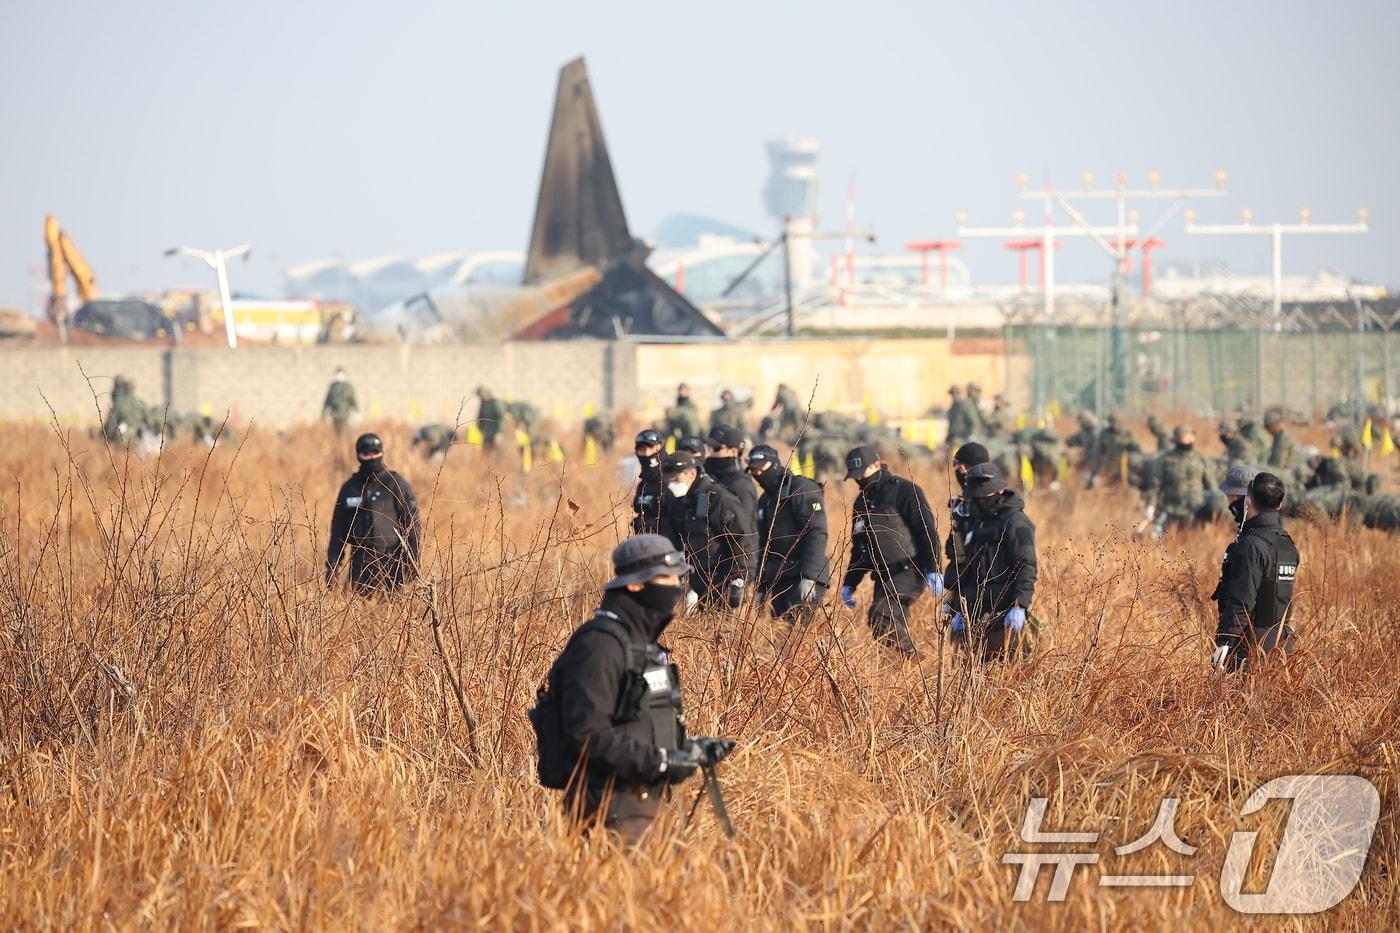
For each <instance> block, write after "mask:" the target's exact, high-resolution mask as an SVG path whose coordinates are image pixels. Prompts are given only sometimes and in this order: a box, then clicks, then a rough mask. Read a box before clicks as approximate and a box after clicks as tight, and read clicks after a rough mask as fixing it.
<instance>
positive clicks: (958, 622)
mask: <svg viewBox="0 0 1400 933" xmlns="http://www.w3.org/2000/svg"><path fill="white" fill-rule="evenodd" d="M948 624H949V627H951V628H952V630H953V634H954V635H961V634H962V633H963V632H965V631H966V630H967V623H965V622H963V617H962V613H961V612H955V613H953V618H952V620H951V621H950V622H949V623H948Z"/></svg>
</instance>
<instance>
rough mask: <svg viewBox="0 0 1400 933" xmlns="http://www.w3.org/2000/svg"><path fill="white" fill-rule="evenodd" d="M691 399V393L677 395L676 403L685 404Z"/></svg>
mask: <svg viewBox="0 0 1400 933" xmlns="http://www.w3.org/2000/svg"><path fill="white" fill-rule="evenodd" d="M689 401H690V396H689V395H677V396H676V404H677V405H684V404H686V403H687V402H689Z"/></svg>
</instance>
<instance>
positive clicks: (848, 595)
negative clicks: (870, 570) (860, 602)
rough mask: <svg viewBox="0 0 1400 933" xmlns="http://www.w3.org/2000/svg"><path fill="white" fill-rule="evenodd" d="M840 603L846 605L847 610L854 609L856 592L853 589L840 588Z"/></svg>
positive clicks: (847, 587)
mask: <svg viewBox="0 0 1400 933" xmlns="http://www.w3.org/2000/svg"><path fill="white" fill-rule="evenodd" d="M841 602H843V603H845V604H846V608H847V609H854V608H855V607H856V591H855V588H854V587H849V586H843V587H841Z"/></svg>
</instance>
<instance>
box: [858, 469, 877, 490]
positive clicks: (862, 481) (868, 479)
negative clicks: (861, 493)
mask: <svg viewBox="0 0 1400 933" xmlns="http://www.w3.org/2000/svg"><path fill="white" fill-rule="evenodd" d="M879 478H880V471H879V470H876V471H875V472H874V473H871V474H870V475H869V476H857V477H856V485H857V486H859V487H860V488H861V489H865V488H866V487H868V486H869V485H870V484H871V483H873V482H875V481H876V480H878V479H879Z"/></svg>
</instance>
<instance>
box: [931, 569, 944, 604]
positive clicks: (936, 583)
mask: <svg viewBox="0 0 1400 933" xmlns="http://www.w3.org/2000/svg"><path fill="white" fill-rule="evenodd" d="M928 591H929V592H930V593H932V594H933V598H934V599H942V598H943V574H941V573H939V572H938V571H937V570H935V571H934V572H933V573H931V574H929V575H928Z"/></svg>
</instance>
